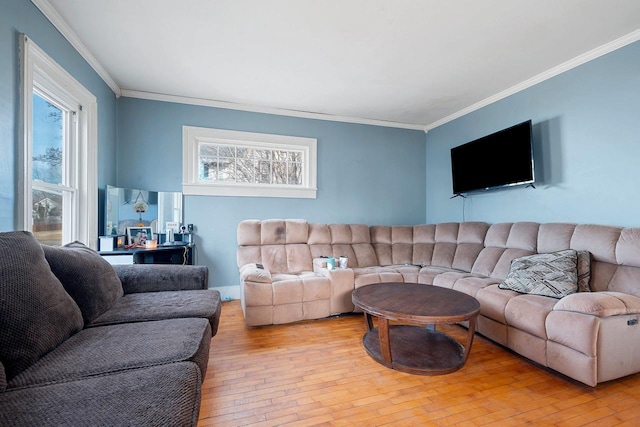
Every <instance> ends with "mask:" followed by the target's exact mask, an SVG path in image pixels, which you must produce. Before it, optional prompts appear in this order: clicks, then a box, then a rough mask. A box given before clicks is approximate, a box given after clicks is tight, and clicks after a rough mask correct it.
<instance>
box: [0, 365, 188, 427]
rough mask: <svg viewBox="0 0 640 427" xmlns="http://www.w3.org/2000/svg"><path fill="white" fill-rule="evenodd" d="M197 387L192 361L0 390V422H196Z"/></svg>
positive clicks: (20, 425) (15, 426)
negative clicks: (4, 390)
mask: <svg viewBox="0 0 640 427" xmlns="http://www.w3.org/2000/svg"><path fill="white" fill-rule="evenodd" d="M200 393H201V374H200V370H199V369H198V367H197V365H196V364H195V363H192V362H178V363H168V364H164V365H159V366H151V367H145V368H137V369H128V370H123V371H119V372H114V373H111V374H110V375H96V376H92V377H88V378H82V379H78V380H71V381H67V382H60V383H52V384H46V385H41V386H39V387H26V388H21V389H12V390H7V391H6V392H4V393H0V425H2V426H12V427H33V426H195V425H196V424H197V421H198V414H199V411H200V401H201V394H200Z"/></svg>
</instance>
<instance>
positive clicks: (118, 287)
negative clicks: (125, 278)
mask: <svg viewBox="0 0 640 427" xmlns="http://www.w3.org/2000/svg"><path fill="white" fill-rule="evenodd" d="M42 249H44V255H45V257H46V259H47V261H48V262H49V265H50V266H51V271H53V273H54V274H55V275H56V276H57V277H58V279H59V280H60V282H62V286H64V288H65V289H66V291H67V292H68V293H69V295H71V297H72V298H73V299H74V301H75V302H76V304H78V307H80V311H81V312H82V317H83V318H84V321H85V323H91V322H92V321H93V319H95V318H96V317H98V316H100V315H101V314H102V313H104V312H105V311H107V310H108V309H109V307H111V306H112V305H113V303H114V302H115V301H116V300H117V299H118V298H120V297H122V295H123V294H124V292H123V290H122V283H120V279H119V278H118V275H117V274H116V272H115V270H114V269H113V267H112V266H111V264H109V263H108V262H107V261H106V260H105V259H104V258H102V257H101V256H100V255H99V254H98V253H97V252H96V251H94V250H93V249H91V248H89V247H87V246H85V245H84V244H82V243H81V242H72V243H68V244H66V245H64V246H62V247H60V246H43V247H42Z"/></svg>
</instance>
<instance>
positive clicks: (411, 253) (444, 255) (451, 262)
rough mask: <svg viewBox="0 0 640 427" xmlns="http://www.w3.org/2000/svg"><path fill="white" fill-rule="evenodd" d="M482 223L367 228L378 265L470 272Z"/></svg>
mask: <svg viewBox="0 0 640 427" xmlns="http://www.w3.org/2000/svg"><path fill="white" fill-rule="evenodd" d="M488 228H489V224H487V223H485V222H464V223H456V222H451V223H440V224H422V225H416V226H384V225H377V226H372V227H370V230H371V242H372V244H373V247H374V249H375V251H376V255H377V257H378V260H379V261H380V265H383V266H384V265H400V264H413V265H422V266H434V267H446V268H455V269H458V270H463V271H470V270H471V266H472V265H473V262H474V261H475V259H476V258H477V256H478V254H479V253H480V251H481V250H482V249H483V247H484V239H485V234H486V232H487V230H488Z"/></svg>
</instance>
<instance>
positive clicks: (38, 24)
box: [0, 0, 116, 231]
mask: <svg viewBox="0 0 640 427" xmlns="http://www.w3.org/2000/svg"><path fill="white" fill-rule="evenodd" d="M20 34H26V35H27V36H28V37H29V38H31V40H33V41H34V42H35V43H36V44H37V45H38V46H40V48H42V49H43V50H44V51H45V52H46V53H47V54H48V55H49V56H51V57H52V58H53V59H54V60H55V61H56V62H58V64H60V65H61V66H62V67H64V68H65V69H66V70H67V71H68V72H69V73H70V74H71V75H72V76H73V77H74V78H75V79H76V80H78V81H79V82H80V83H81V84H82V85H84V87H86V88H87V89H88V90H89V91H91V92H92V93H93V94H94V95H95V96H96V98H97V99H98V183H99V189H104V187H105V186H106V185H107V184H108V183H115V181H116V178H115V173H116V169H115V142H116V98H115V95H114V93H113V92H112V91H111V89H110V88H109V86H108V85H107V84H106V83H105V82H104V81H103V80H102V79H101V78H100V76H99V75H98V74H97V73H96V72H95V71H94V70H93V69H92V68H91V67H90V66H89V64H88V63H87V62H86V61H85V60H84V59H83V58H82V56H80V54H79V53H78V52H77V51H76V50H75V49H74V48H73V46H72V45H71V44H70V43H69V42H68V41H67V40H66V39H65V38H64V37H63V36H62V35H61V34H60V33H59V32H58V30H57V29H56V28H55V27H54V26H53V25H52V24H51V22H49V20H47V19H46V18H45V17H44V15H42V13H41V12H40V11H39V10H38V8H37V7H35V6H34V5H33V3H31V2H30V1H29V0H3V1H2V10H1V11H0V58H2V60H1V61H0V153H2V155H1V156H0V231H10V230H14V229H15V227H16V224H17V223H16V218H15V216H16V200H17V194H16V188H17V185H18V184H17V173H18V164H17V162H18V151H19V150H20V147H21V145H20V141H19V137H20V132H19V129H20V128H19V126H20V93H19V88H20V84H21V83H20V82H21V77H20V56H19V51H18V48H19V44H20ZM99 189H96V191H99ZM101 195H102V191H99V197H98V200H100V210H99V212H102V211H103V210H104V209H103V207H102V206H103V202H102V200H103V199H104V197H102V196H101Z"/></svg>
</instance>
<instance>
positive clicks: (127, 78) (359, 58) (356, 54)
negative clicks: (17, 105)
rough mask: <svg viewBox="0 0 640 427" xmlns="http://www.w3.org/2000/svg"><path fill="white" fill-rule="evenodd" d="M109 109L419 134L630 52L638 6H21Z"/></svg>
mask: <svg viewBox="0 0 640 427" xmlns="http://www.w3.org/2000/svg"><path fill="white" fill-rule="evenodd" d="M32 2H33V3H34V4H36V6H38V7H39V8H40V10H42V11H43V12H44V13H45V15H46V16H47V17H48V18H49V19H50V20H51V21H52V22H53V23H54V25H56V27H57V28H58V29H59V30H60V31H61V32H62V33H63V34H64V35H65V37H67V39H69V41H70V42H71V43H72V44H73V45H74V46H75V47H76V49H78V50H79V51H80V53H81V54H82V55H83V56H84V57H85V58H86V59H87V61H89V63H90V64H91V65H92V66H93V67H94V69H96V71H97V72H98V73H99V74H100V75H101V76H102V78H103V79H104V80H105V81H106V82H107V84H109V86H111V88H112V89H113V90H114V92H115V93H116V94H117V95H118V96H120V95H123V96H133V97H142V98H149V99H166V100H174V101H178V102H187V103H195V104H204V105H214V106H224V107H228V108H234V109H246V110H250V111H264V112H271V113H275V114H290V115H294V116H295V115H298V116H301V115H302V116H305V115H306V116H309V117H317V118H327V119H331V120H339V121H353V122H360V123H372V124H381V125H391V126H397V127H406V128H415V129H425V130H428V129H430V128H433V127H435V126H437V125H439V124H442V123H446V122H447V121H450V120H452V119H454V118H456V117H459V116H461V115H463V114H465V113H468V112H470V111H473V110H475V109H477V108H480V107H482V106H484V105H487V104H489V103H491V102H493V101H496V100H498V99H501V98H503V97H505V96H508V95H510V94H512V93H515V92H517V91H519V90H522V89H524V88H526V87H529V86H531V85H533V84H535V83H538V82H540V81H542V80H544V79H546V78H549V77H551V76H553V75H556V74H558V73H560V72H563V71H566V70H568V69H570V68H573V67H575V66H577V65H580V64H581V63H584V62H586V61H588V60H591V59H593V58H595V57H598V56H600V55H602V54H605V53H607V52H609V51H612V50H614V49H617V48H619V47H621V46H624V45H626V44H628V43H631V42H634V41H637V40H640V1H638V0H562V1H559V0H536V1H531V0H483V1H478V0H457V1H443V0H393V1H389V0H325V1H321V0H320V1H319V0H269V1H265V0H181V1H175V0H134V1H132V0H107V1H105V0H32Z"/></svg>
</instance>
